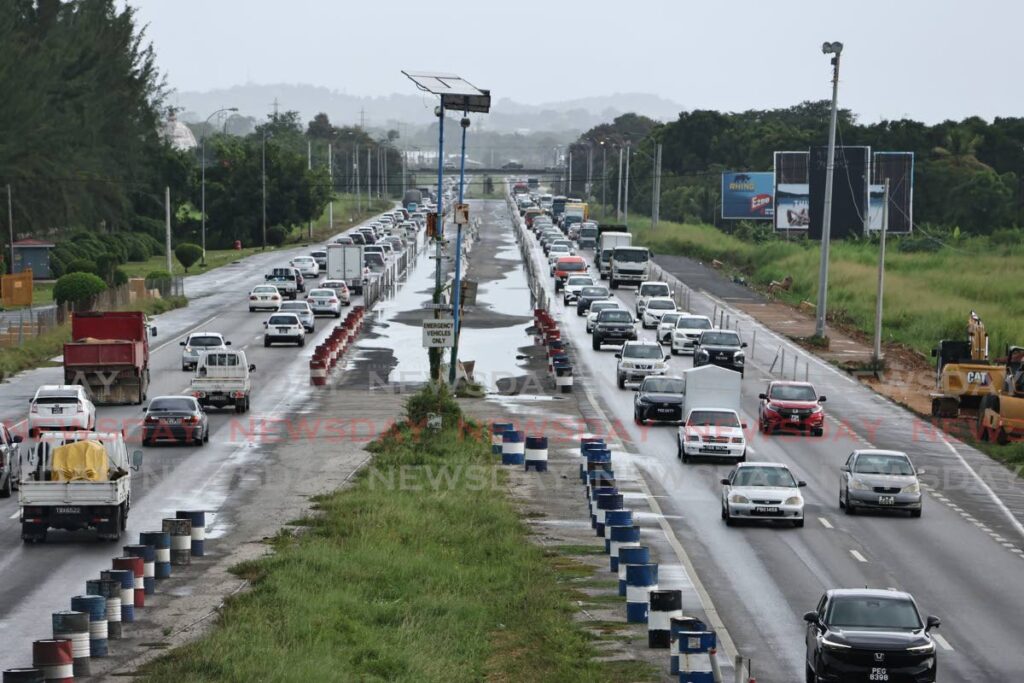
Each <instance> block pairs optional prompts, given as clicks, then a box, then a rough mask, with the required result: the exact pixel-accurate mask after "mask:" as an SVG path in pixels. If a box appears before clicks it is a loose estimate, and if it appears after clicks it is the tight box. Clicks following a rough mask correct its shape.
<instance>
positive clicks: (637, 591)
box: [626, 584, 658, 604]
mask: <svg viewBox="0 0 1024 683" xmlns="http://www.w3.org/2000/svg"><path fill="white" fill-rule="evenodd" d="M656 590H658V584H654V585H653V586H630V585H629V584H626V602H642V603H644V604H647V602H649V601H650V596H651V591H656Z"/></svg>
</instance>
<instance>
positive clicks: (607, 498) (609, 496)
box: [594, 493, 622, 538]
mask: <svg viewBox="0 0 1024 683" xmlns="http://www.w3.org/2000/svg"><path fill="white" fill-rule="evenodd" d="M621 509H622V494H621V493H602V494H600V495H599V496H597V510H596V511H595V512H594V515H595V516H594V529H595V530H596V534H597V535H598V536H600V537H602V538H604V520H605V513H606V512H607V511H608V510H621Z"/></svg>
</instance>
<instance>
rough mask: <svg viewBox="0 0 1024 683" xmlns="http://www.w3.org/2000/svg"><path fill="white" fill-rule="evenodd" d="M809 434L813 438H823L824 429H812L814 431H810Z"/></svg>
mask: <svg viewBox="0 0 1024 683" xmlns="http://www.w3.org/2000/svg"><path fill="white" fill-rule="evenodd" d="M811 434H812V435H814V436H825V430H824V429H814V430H811Z"/></svg>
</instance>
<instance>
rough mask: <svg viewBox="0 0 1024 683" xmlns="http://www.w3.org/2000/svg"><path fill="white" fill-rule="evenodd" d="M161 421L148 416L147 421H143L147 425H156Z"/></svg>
mask: <svg viewBox="0 0 1024 683" xmlns="http://www.w3.org/2000/svg"><path fill="white" fill-rule="evenodd" d="M159 421H160V420H158V419H157V418H155V417H153V416H152V415H147V416H146V419H145V420H143V422H145V423H146V424H154V423H157V422H159Z"/></svg>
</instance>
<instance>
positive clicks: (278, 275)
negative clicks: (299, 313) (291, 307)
mask: <svg viewBox="0 0 1024 683" xmlns="http://www.w3.org/2000/svg"><path fill="white" fill-rule="evenodd" d="M263 277H264V279H265V280H266V281H267V284H268V285H274V286H275V287H277V291H278V292H280V294H281V296H283V297H288V298H289V299H294V298H295V297H296V296H298V293H299V292H303V291H305V290H306V280H305V278H303V277H302V273H300V272H299V269H298V268H293V267H292V266H286V267H283V268H271V270H270V272H269V273H267V274H266V275H264V276H263Z"/></svg>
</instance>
